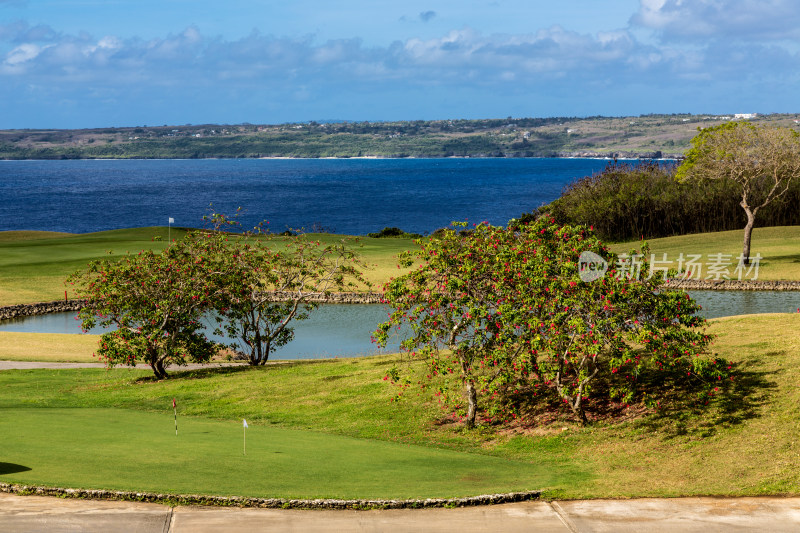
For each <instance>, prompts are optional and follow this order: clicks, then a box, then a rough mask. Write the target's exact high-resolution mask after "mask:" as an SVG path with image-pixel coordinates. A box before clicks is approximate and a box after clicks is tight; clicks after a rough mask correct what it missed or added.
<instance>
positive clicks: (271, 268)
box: [213, 233, 368, 365]
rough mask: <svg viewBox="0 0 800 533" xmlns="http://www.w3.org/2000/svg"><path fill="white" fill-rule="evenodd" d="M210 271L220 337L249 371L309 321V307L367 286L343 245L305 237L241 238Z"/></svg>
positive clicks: (358, 263)
mask: <svg viewBox="0 0 800 533" xmlns="http://www.w3.org/2000/svg"><path fill="white" fill-rule="evenodd" d="M223 247H224V249H225V253H224V254H222V255H220V256H218V258H217V259H218V261H219V263H218V265H217V266H216V267H215V268H214V269H213V270H214V271H215V272H217V273H219V274H218V275H217V277H216V281H215V282H214V283H215V291H214V293H215V294H217V295H218V296H217V298H216V299H215V301H214V304H213V306H214V310H215V313H216V314H217V317H218V321H219V324H220V329H219V332H221V333H225V334H226V335H227V336H228V337H229V338H231V339H235V340H234V341H233V342H232V343H231V344H230V347H231V348H233V349H234V350H236V351H239V352H241V353H244V354H245V355H246V356H247V358H248V361H249V363H250V364H251V365H263V364H265V363H266V362H267V360H269V357H270V354H271V352H272V350H273V349H274V348H277V347H280V346H283V345H285V344H286V343H288V342H289V341H291V340H292V339H293V338H294V329H293V328H292V327H291V324H292V322H293V321H297V320H304V319H306V318H308V316H309V312H311V311H312V310H313V309H314V308H316V306H317V304H316V303H314V302H313V301H310V300H314V299H316V298H317V297H319V296H322V295H325V294H328V293H329V292H331V291H332V290H340V289H345V288H354V287H356V285H357V284H358V283H359V282H360V283H363V284H365V285H368V283H367V282H366V281H365V280H364V278H363V277H362V275H361V271H360V268H361V267H363V266H364V265H363V263H361V261H360V260H359V258H358V256H357V255H356V254H355V252H353V251H352V250H351V249H350V248H348V246H347V245H346V244H345V242H340V243H335V244H328V245H323V244H322V243H321V242H319V241H315V240H312V239H309V238H308V237H307V236H305V235H289V236H282V237H276V236H274V235H271V234H263V233H262V234H259V235H248V236H239V237H235V238H231V239H229V240H227V241H226V242H225V243H224V245H223Z"/></svg>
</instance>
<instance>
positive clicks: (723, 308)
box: [0, 291, 800, 359]
mask: <svg viewBox="0 0 800 533" xmlns="http://www.w3.org/2000/svg"><path fill="white" fill-rule="evenodd" d="M688 292H689V294H690V295H691V296H692V297H693V298H694V299H695V300H697V302H698V303H699V304H700V305H702V306H703V310H702V311H701V313H700V314H702V315H703V316H705V317H706V318H718V317H723V316H732V315H746V314H757V313H795V312H800V311H798V310H799V309H800V292H793V291H688ZM388 311H389V308H388V307H386V306H383V305H376V304H339V305H334V304H329V305H323V306H320V307H319V308H318V309H317V310H315V311H314V312H313V313H311V315H310V318H309V319H308V320H303V321H300V322H296V323H295V326H294V327H295V338H294V340H293V341H292V342H290V343H289V344H287V345H286V346H283V347H281V348H278V349H276V350H275V351H273V353H272V355H271V356H270V358H271V359H317V358H329V357H359V356H364V355H374V354H378V353H392V352H397V351H398V350H399V339H398V338H397V337H395V338H393V339H392V342H390V343H389V345H388V346H387V347H386V348H385V349H382V350H381V349H379V348H378V347H377V346H376V345H375V344H373V343H372V341H371V334H372V332H373V331H374V330H375V327H376V326H377V324H379V323H380V322H383V321H384V320H386V318H387V313H388ZM0 331H22V332H35V333H80V332H81V329H80V324H79V322H78V321H77V320H76V319H75V313H53V314H49V315H38V316H31V317H25V318H20V319H15V320H6V321H2V322H0ZM93 333H100V331H96V332H93ZM217 340H221V339H217Z"/></svg>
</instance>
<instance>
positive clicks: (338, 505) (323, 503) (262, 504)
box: [0, 483, 542, 510]
mask: <svg viewBox="0 0 800 533" xmlns="http://www.w3.org/2000/svg"><path fill="white" fill-rule="evenodd" d="M0 492H5V493H8V494H19V495H36V496H54V497H57V498H81V499H88V500H118V501H134V502H149V503H161V504H171V505H214V506H224V507H257V508H262V509H319V510H323V509H324V510H331V509H338V510H345V509H350V510H368V509H426V508H432V507H472V506H476V505H496V504H501V503H514V502H523V501H530V500H538V499H539V497H540V496H541V494H542V493H541V491H538V490H534V491H526V492H510V493H506V494H482V495H480V496H468V497H464V498H427V499H419V500H334V499H315V500H304V499H285V498H245V497H237V496H234V497H224V496H202V495H196V494H158V493H152V492H126V491H117V490H89V489H64V488H59V487H40V486H34V485H17V484H14V483H0Z"/></svg>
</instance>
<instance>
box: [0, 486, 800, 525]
mask: <svg viewBox="0 0 800 533" xmlns="http://www.w3.org/2000/svg"><path fill="white" fill-rule="evenodd" d="M0 530H2V531H4V532H6V531H7V532H20V533H22V532H48V533H49V532H73V531H75V532H77V531H80V532H95V531H96V532H113V531H124V532H141V533H151V532H152V533H189V532H192V533H211V532H231V533H238V532H243V533H244V532H247V533H257V532H261V531H264V532H266V531H269V532H283V531H289V532H295V531H296V532H310V533H314V532H325V533H328V532H333V531H348V532H349V531H356V532H373V531H375V532H379V531H392V532H405V531H408V532H438V531H454V532H458V533H466V532H472V531H478V532H481V531H486V532H493V533H494V532H502V533H514V532H517V531H520V532H522V531H525V532H532V531H535V532H560V533H575V532H581V533H583V532H587V533H588V532H620V533H626V532H640V531H647V533H660V532H690V533H691V532H701V533H712V532H716V531H720V532H728V531H747V532H753V531H755V532H757V531H764V532H770V533H782V532H792V533H797V532H798V531H800V498H677V499H641V500H586V501H563V502H525V503H512V504H505V505H494V506H487V507H469V508H460V509H423V510H389V511H297V510H274V509H231V508H222V507H215V508H211V507H166V506H163V505H157V504H146V503H130V502H105V501H88V500H69V499H59V498H48V497H42V496H17V495H13V494H0Z"/></svg>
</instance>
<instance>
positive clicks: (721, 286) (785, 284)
mask: <svg viewBox="0 0 800 533" xmlns="http://www.w3.org/2000/svg"><path fill="white" fill-rule="evenodd" d="M667 287H669V288H671V289H683V290H687V291H800V281H752V280H743V281H739V280H733V279H730V280H715V281H712V280H700V279H671V280H669V281H668V282H667Z"/></svg>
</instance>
